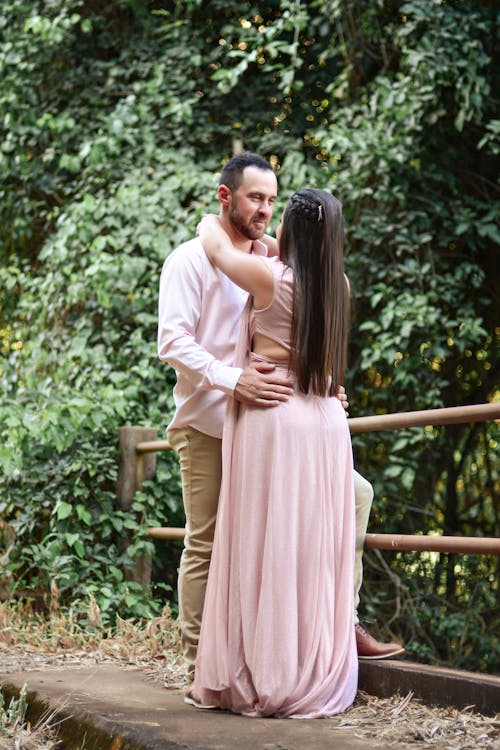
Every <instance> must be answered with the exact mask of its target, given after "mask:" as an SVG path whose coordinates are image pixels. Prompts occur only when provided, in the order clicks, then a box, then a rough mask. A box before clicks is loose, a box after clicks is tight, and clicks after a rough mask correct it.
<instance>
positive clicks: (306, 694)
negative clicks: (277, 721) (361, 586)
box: [193, 392, 358, 719]
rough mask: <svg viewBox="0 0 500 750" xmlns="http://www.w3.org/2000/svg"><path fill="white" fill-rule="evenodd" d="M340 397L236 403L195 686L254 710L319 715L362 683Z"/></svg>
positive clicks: (203, 695) (201, 694)
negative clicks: (266, 404)
mask: <svg viewBox="0 0 500 750" xmlns="http://www.w3.org/2000/svg"><path fill="white" fill-rule="evenodd" d="M352 476H353V465H352V449H351V441H350V434H349V429H348V426H347V419H346V415H345V412H344V409H343V407H342V405H341V403H340V401H339V400H338V399H336V398H322V397H319V396H311V395H303V394H300V393H298V392H297V393H295V395H294V396H292V397H291V398H290V399H289V401H288V402H286V403H284V404H282V405H280V406H277V407H273V408H270V409H259V408H257V407H247V406H243V405H237V404H235V402H234V401H231V402H230V406H229V408H228V416H227V418H226V423H225V427H224V438H223V480H222V487H221V494H220V500H219V511H218V516H217V526H216V532H215V540H214V548H213V553H212V561H211V566H210V574H209V579H208V585H207V592H206V598H205V607H204V612H203V621H202V628H201V636H200V643H199V647H198V656H197V662H196V673H195V675H196V676H195V682H194V687H193V693H194V697H195V698H196V700H197V701H198V702H199V703H201V704H204V705H210V706H216V707H219V708H224V709H229V710H231V711H234V712H236V713H240V714H244V715H247V716H277V717H290V718H304V719H308V718H317V717H318V718H319V717H326V716H331V715H333V714H336V713H339V712H340V711H342V710H344V709H346V708H347V707H348V706H350V705H351V704H352V702H353V700H354V697H355V695H356V690H357V678H358V660H357V651H356V643H355V634H354V622H353V614H354V601H353V566H354V540H355V520H354V493H353V479H352Z"/></svg>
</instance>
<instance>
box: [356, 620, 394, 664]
mask: <svg viewBox="0 0 500 750" xmlns="http://www.w3.org/2000/svg"><path fill="white" fill-rule="evenodd" d="M355 629H356V645H357V647H358V659H362V660H364V659H390V658H392V657H393V656H398V655H399V654H402V653H403V652H404V648H403V646H401V644H399V643H380V641H377V639H376V638H374V637H373V635H370V633H369V632H368V630H367V629H366V628H365V627H364V625H361V623H360V622H358V623H356V625H355Z"/></svg>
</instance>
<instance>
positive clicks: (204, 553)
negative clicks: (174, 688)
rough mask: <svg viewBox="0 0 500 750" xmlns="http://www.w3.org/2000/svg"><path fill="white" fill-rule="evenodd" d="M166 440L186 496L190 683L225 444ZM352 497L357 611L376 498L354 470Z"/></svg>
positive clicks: (182, 611)
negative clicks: (175, 458)
mask: <svg viewBox="0 0 500 750" xmlns="http://www.w3.org/2000/svg"><path fill="white" fill-rule="evenodd" d="M168 441H169V443H170V445H171V446H172V448H174V450H176V451H177V453H178V454H179V460H180V469H181V478H182V498H183V502H184V511H185V514H186V536H185V537H184V549H183V552H182V556H181V562H180V567H179V579H178V595H179V627H180V631H181V640H182V647H183V651H184V656H185V658H186V661H187V664H188V676H189V677H190V678H191V679H192V678H193V677H194V663H195V660H196V649H197V647H198V639H199V635H200V627H201V617H202V614H203V602H204V599H205V589H206V585H207V579H208V569H209V567H210V556H211V553H212V543H213V538H214V530H215V520H216V517H217V504H218V501H219V490H220V482H221V475H222V458H221V445H222V441H221V440H220V439H219V438H214V437H211V436H210V435H205V434H204V433H202V432H199V431H198V430H195V429H193V428H192V427H186V428H182V429H175V430H169V432H168ZM354 494H355V506H356V553H355V560H354V601H355V608H356V610H357V608H358V604H359V590H360V588H361V582H362V580H363V562H362V557H363V544H364V538H365V534H366V529H367V526H368V518H369V515H370V509H371V504H372V500H373V489H372V486H371V484H370V482H368V481H367V480H366V479H365V478H364V477H362V476H361V474H359V473H358V472H357V471H355V472H354ZM355 621H356V622H357V621H358V617H357V611H356V612H355Z"/></svg>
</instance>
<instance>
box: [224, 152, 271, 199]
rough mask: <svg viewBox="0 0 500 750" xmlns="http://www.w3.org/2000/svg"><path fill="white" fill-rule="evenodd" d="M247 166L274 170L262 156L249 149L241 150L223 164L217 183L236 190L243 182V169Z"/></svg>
mask: <svg viewBox="0 0 500 750" xmlns="http://www.w3.org/2000/svg"><path fill="white" fill-rule="evenodd" d="M247 167H257V169H265V170H268V169H269V170H271V172H273V171H274V170H273V168H272V167H271V165H270V164H269V162H268V161H267V160H266V159H264V157H263V156H259V154H253V153H252V152H251V151H242V152H241V153H240V154H236V156H233V157H232V158H231V159H229V161H228V162H226V164H224V167H223V168H222V172H221V174H220V179H219V185H226V186H227V187H228V188H229V189H230V190H233V191H234V190H237V189H238V188H239V186H240V185H241V183H242V182H243V171H244V170H245V169H246V168H247Z"/></svg>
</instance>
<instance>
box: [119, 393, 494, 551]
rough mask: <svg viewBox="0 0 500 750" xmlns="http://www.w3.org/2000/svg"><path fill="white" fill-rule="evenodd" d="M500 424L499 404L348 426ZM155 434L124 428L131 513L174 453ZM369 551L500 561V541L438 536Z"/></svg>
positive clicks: (124, 501)
mask: <svg viewBox="0 0 500 750" xmlns="http://www.w3.org/2000/svg"><path fill="white" fill-rule="evenodd" d="M496 419H500V403H492V404H474V405H471V406H456V407H449V408H446V409H426V410H421V411H410V412H403V413H401V414H383V415H377V416H371V417H356V418H353V419H349V420H348V424H349V429H350V431H351V433H352V434H359V433H362V432H375V431H380V430H397V429H402V428H408V427H424V426H427V425H447V424H459V423H465V422H486V421H489V420H496ZM155 438H156V430H154V429H150V428H146V427H121V428H120V450H121V459H120V472H119V478H118V485H117V495H118V501H119V503H120V505H121V506H122V507H123V508H129V507H130V505H131V504H132V501H133V497H134V494H135V492H136V491H137V490H139V489H140V487H141V486H142V483H143V481H144V480H145V479H148V478H150V477H151V476H153V474H154V473H155V470H156V453H158V452H159V451H166V450H171V446H170V444H169V442H168V440H157V439H155ZM148 534H149V536H151V537H152V538H154V539H165V540H172V539H182V538H183V537H184V534H185V530H184V529H183V528H170V527H154V528H149V529H148ZM364 546H365V549H383V550H406V551H414V552H421V551H424V550H425V551H429V552H452V553H456V554H483V555H500V538H497V537H489V538H485V537H456V536H439V535H423V534H420V535H418V534H416V535H407V534H367V535H366V537H365V545H364Z"/></svg>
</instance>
